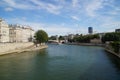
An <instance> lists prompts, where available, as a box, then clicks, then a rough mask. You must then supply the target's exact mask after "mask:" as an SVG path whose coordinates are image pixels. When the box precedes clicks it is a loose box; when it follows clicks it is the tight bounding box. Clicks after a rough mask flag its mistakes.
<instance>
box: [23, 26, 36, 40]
mask: <svg viewBox="0 0 120 80" xmlns="http://www.w3.org/2000/svg"><path fill="white" fill-rule="evenodd" d="M34 33H35V32H34V30H33V29H32V28H30V27H29V26H23V27H22V42H31V41H33V39H34Z"/></svg>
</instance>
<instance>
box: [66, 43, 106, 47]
mask: <svg viewBox="0 0 120 80" xmlns="http://www.w3.org/2000/svg"><path fill="white" fill-rule="evenodd" d="M65 44H68V45H80V46H103V47H104V46H105V45H104V44H97V43H65Z"/></svg>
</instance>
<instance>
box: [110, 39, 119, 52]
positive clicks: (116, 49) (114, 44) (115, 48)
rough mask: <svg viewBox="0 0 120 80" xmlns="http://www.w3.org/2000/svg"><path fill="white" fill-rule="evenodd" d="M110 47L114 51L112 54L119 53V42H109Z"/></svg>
mask: <svg viewBox="0 0 120 80" xmlns="http://www.w3.org/2000/svg"><path fill="white" fill-rule="evenodd" d="M110 45H111V46H112V48H113V49H114V52H116V53H119V52H120V42H117V41H114V42H111V43H110Z"/></svg>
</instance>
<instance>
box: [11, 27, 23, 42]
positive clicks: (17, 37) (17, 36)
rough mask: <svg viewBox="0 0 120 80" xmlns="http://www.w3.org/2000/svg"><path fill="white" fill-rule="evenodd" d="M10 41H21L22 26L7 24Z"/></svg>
mask: <svg viewBox="0 0 120 80" xmlns="http://www.w3.org/2000/svg"><path fill="white" fill-rule="evenodd" d="M9 28H10V30H9V32H10V33H9V37H10V42H22V28H21V27H20V26H19V25H9Z"/></svg>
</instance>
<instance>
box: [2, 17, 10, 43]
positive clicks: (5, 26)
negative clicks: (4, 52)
mask: <svg viewBox="0 0 120 80" xmlns="http://www.w3.org/2000/svg"><path fill="white" fill-rule="evenodd" d="M0 42H9V27H8V24H7V23H6V22H5V21H4V20H3V19H1V18H0Z"/></svg>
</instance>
